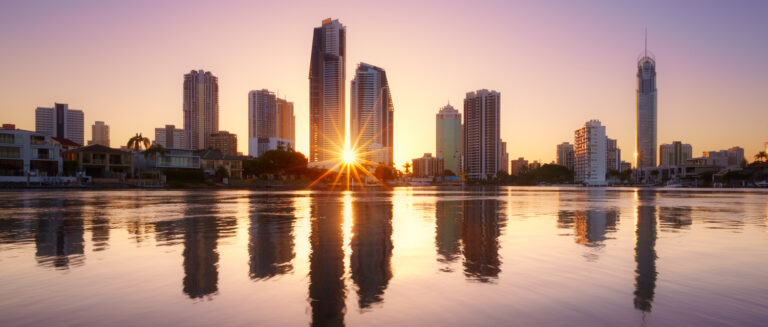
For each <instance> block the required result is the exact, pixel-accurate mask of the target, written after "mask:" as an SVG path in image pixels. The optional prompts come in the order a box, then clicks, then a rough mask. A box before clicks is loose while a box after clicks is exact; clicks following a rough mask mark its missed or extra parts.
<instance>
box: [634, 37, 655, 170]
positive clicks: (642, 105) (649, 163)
mask: <svg viewBox="0 0 768 327" xmlns="http://www.w3.org/2000/svg"><path fill="white" fill-rule="evenodd" d="M647 43H648V42H647V39H646V47H645V53H644V54H643V56H642V57H641V58H640V60H639V61H638V62H637V109H636V111H635V114H636V120H635V122H636V126H635V133H636V135H635V156H636V163H637V167H638V168H645V167H656V163H657V162H658V161H657V160H656V127H657V115H656V114H657V113H656V59H655V58H654V57H653V55H651V54H649V53H648V44H647Z"/></svg>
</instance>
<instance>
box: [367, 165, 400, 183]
mask: <svg viewBox="0 0 768 327" xmlns="http://www.w3.org/2000/svg"><path fill="white" fill-rule="evenodd" d="M373 175H374V176H376V178H378V179H379V180H382V181H387V180H392V179H395V177H397V173H396V172H395V167H392V166H385V165H382V164H379V165H378V166H376V169H375V170H374V171H373Z"/></svg>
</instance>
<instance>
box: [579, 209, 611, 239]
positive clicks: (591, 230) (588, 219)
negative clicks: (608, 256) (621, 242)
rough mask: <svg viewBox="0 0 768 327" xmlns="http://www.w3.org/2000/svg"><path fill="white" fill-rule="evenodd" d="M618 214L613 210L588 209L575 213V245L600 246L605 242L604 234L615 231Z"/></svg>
mask: <svg viewBox="0 0 768 327" xmlns="http://www.w3.org/2000/svg"><path fill="white" fill-rule="evenodd" d="M618 217H619V213H618V211H617V210H615V209H590V210H586V211H575V212H574V215H573V221H574V236H575V238H576V243H578V244H583V245H586V246H600V245H602V242H603V241H605V240H606V233H612V232H615V231H616V221H617V220H618Z"/></svg>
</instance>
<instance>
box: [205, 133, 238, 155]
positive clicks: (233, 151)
mask: <svg viewBox="0 0 768 327" xmlns="http://www.w3.org/2000/svg"><path fill="white" fill-rule="evenodd" d="M210 148H211V149H214V150H218V151H220V152H221V153H223V154H226V155H230V156H236V155H237V135H235V134H232V133H230V132H227V131H218V132H216V133H213V134H211V146H210Z"/></svg>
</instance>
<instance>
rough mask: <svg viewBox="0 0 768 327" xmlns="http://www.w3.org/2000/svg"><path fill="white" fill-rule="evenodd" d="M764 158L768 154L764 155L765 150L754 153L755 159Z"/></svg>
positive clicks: (760, 159) (766, 157) (761, 159)
mask: <svg viewBox="0 0 768 327" xmlns="http://www.w3.org/2000/svg"><path fill="white" fill-rule="evenodd" d="M765 159H768V155H766V153H765V151H760V152H758V153H757V154H756V155H755V161H761V162H762V161H764V160H765Z"/></svg>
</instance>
